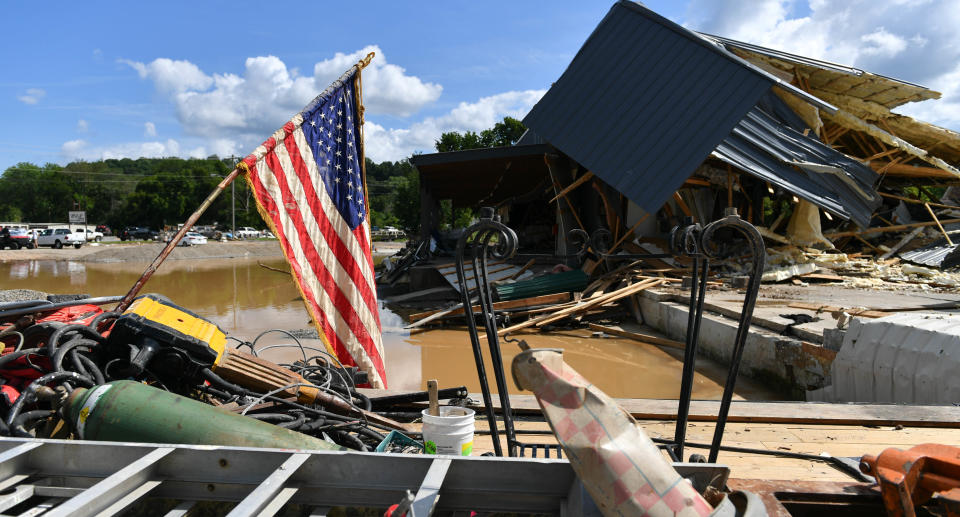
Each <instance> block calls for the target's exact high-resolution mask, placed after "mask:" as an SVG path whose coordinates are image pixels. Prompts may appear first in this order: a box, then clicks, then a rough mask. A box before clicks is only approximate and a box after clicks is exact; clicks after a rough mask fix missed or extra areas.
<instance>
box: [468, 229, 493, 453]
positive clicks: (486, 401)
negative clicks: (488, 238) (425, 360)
mask: <svg viewBox="0 0 960 517" xmlns="http://www.w3.org/2000/svg"><path fill="white" fill-rule="evenodd" d="M469 237H470V234H469V233H466V232H464V235H463V237H461V238H460V242H458V243H457V281H458V282H459V283H460V298H461V301H462V302H463V310H464V312H465V313H466V315H467V318H466V319H467V331H468V333H469V334H470V344H471V346H472V347H473V361H474V363H475V364H476V367H477V379H478V380H479V382H480V394H481V395H482V396H483V405H484V409H485V410H486V413H487V423H488V425H489V426H490V436H491V439H492V440H493V452H494V453H495V454H496V455H497V456H503V450H502V449H501V447H500V435H499V432H498V430H497V429H498V428H497V417H496V415H495V414H494V412H493V398H492V397H491V396H490V386H489V384H488V383H487V369H486V367H485V366H484V364H483V350H482V349H481V348H480V337H479V336H478V335H477V324H476V322H475V321H474V320H473V304H471V303H470V288H469V286H468V284H467V278H466V275H465V274H464V271H463V255H464V252H465V251H466V244H467V239H468V238H469ZM474 276H476V269H474Z"/></svg>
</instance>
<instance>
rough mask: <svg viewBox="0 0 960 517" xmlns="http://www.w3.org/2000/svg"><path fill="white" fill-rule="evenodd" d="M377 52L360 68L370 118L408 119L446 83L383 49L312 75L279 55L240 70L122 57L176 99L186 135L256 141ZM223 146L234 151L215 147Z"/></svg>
mask: <svg viewBox="0 0 960 517" xmlns="http://www.w3.org/2000/svg"><path fill="white" fill-rule="evenodd" d="M371 51H373V52H376V54H377V56H376V58H374V60H373V61H372V62H371V63H370V65H369V66H368V67H367V68H366V69H365V70H364V72H363V95H364V105H365V107H366V113H367V115H368V116H375V115H376V114H378V113H379V114H386V115H393V116H407V115H410V114H413V113H415V112H416V111H418V110H420V109H421V108H422V107H424V106H425V105H427V104H429V103H432V102H434V101H435V100H437V98H439V96H440V93H441V91H442V90H443V88H442V87H441V86H440V85H437V84H433V83H425V82H423V81H421V80H420V79H419V78H417V77H415V76H411V75H408V74H407V73H406V71H405V70H404V69H403V68H401V67H399V66H397V65H395V64H391V63H388V62H387V60H386V58H385V57H384V56H383V52H382V51H381V50H380V48H379V47H376V46H368V47H365V48H363V49H361V50H358V51H356V52H354V53H351V54H344V53H337V54H335V55H334V57H332V58H331V59H328V60H325V61H321V62H319V63H316V64H315V65H314V70H313V76H311V77H308V76H300V75H299V74H298V72H297V70H296V69H288V68H287V65H286V64H285V63H284V62H283V61H282V60H281V59H280V58H278V57H276V56H260V57H251V58H247V60H246V62H245V63H244V69H243V71H242V72H241V73H239V74H234V73H224V74H213V75H208V74H206V73H204V72H203V71H202V70H200V68H199V67H197V66H196V65H195V64H193V63H191V62H189V61H174V60H171V59H167V58H158V59H155V60H153V61H152V62H150V63H148V64H144V63H141V62H136V61H130V60H120V62H122V63H125V64H127V65H129V66H130V67H131V68H133V69H134V70H136V71H137V73H138V74H139V75H140V77H141V78H143V79H148V80H150V81H152V82H153V83H154V85H155V87H156V88H157V90H158V91H159V92H161V93H163V94H165V95H167V96H168V98H169V99H170V101H171V102H172V103H173V106H174V110H175V112H176V116H177V119H178V120H179V122H180V124H181V126H182V127H183V130H184V132H185V133H186V134H187V135H191V136H200V137H203V136H206V135H211V134H216V135H218V137H219V138H228V139H231V140H239V141H242V142H244V143H247V144H252V145H255V144H256V143H259V142H260V141H261V140H262V139H263V138H265V137H266V136H268V135H270V134H271V133H272V132H273V131H275V130H276V129H277V128H278V127H280V126H281V125H283V123H284V122H286V121H287V120H289V118H290V117H291V116H293V114H295V113H296V112H297V111H299V110H300V109H302V108H303V107H304V106H306V105H307V103H308V102H309V101H310V100H311V99H312V98H313V97H315V96H316V95H317V94H319V93H320V92H322V91H323V90H324V89H325V88H326V87H327V86H328V85H329V84H330V83H331V82H332V81H333V80H335V79H336V78H337V77H339V76H340V74H342V73H343V72H344V71H345V70H347V69H348V68H349V67H350V66H351V65H353V64H355V63H356V62H357V61H358V60H359V59H360V58H361V57H362V56H365V55H366V54H367V53H368V52H371ZM211 147H218V148H221V149H223V148H236V146H235V144H231V145H229V146H223V145H219V146H217V145H211Z"/></svg>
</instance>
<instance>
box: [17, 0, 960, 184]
mask: <svg viewBox="0 0 960 517" xmlns="http://www.w3.org/2000/svg"><path fill="white" fill-rule="evenodd" d="M645 3H646V5H647V6H648V7H650V8H652V9H654V10H655V11H657V12H659V13H660V14H663V15H665V16H667V17H669V18H671V19H673V20H674V21H677V22H679V23H682V24H685V25H687V26H689V27H691V28H695V29H700V30H705V31H707V32H713V33H716V34H721V35H725V36H730V37H733V38H737V39H743V40H746V41H751V42H753V43H758V44H763V45H768V46H774V47H776V48H781V49H783V50H787V51H792V52H796V53H801V54H805V55H810V56H813V57H821V58H827V59H832V60H834V61H839V62H843V63H847V64H854V65H857V66H862V67H864V68H867V69H869V70H872V71H876V72H878V73H883V74H886V75H892V76H894V77H901V78H903V79H907V80H910V81H915V82H919V83H921V84H925V85H927V86H931V87H934V88H936V89H939V90H940V91H943V93H944V99H942V100H940V101H935V102H937V103H939V104H936V105H933V106H931V107H926V106H922V105H917V106H916V107H911V108H908V109H905V110H904V111H906V112H907V113H909V114H912V115H916V116H921V118H925V119H927V120H931V121H933V122H936V123H939V124H941V125H944V126H946V127H949V128H951V129H954V130H956V129H958V128H960V91H958V88H960V87H958V86H957V84H958V83H960V65H958V63H960V38H958V37H957V36H956V35H955V34H954V33H955V32H956V30H955V29H956V27H957V26H960V19H958V16H960V14H958V13H960V0H942V1H929V2H910V3H907V4H904V3H903V2H898V1H896V0H890V1H881V2H877V1H873V2H861V1H860V0H850V1H847V2H832V3H830V4H829V5H827V2H823V1H819V0H814V1H812V2H809V3H808V2H806V1H799V0H797V1H790V0H754V1H749V2H747V1H736V0H688V1H686V2H669V1H652V2H645ZM301 4H302V5H294V4H290V5H286V4H263V3H244V2H201V1H194V2H162V3H161V2H155V3H144V2H124V3H119V2H91V3H81V2H71V3H60V4H51V5H45V6H44V7H43V8H39V9H38V8H37V6H35V5H28V4H24V3H11V4H8V5H7V6H6V9H5V13H4V15H5V16H4V18H5V23H4V27H3V30H2V31H0V56H2V62H3V63H4V67H5V72H4V73H3V74H2V76H0V114H2V120H3V121H4V124H2V126H0V168H6V167H8V166H11V165H14V164H15V163H17V162H21V161H29V162H34V163H45V162H54V163H60V164H65V163H67V162H68V161H71V160H74V159H88V160H95V159H99V158H102V157H133V158H135V157H138V156H167V155H176V156H206V155H208V154H213V153H217V154H220V155H229V154H237V155H244V154H246V153H248V152H250V151H251V150H252V149H253V147H254V146H255V145H256V144H257V143H259V142H260V141H262V140H263V139H264V138H265V137H267V136H269V134H270V133H271V132H272V131H273V130H274V129H276V128H277V127H279V126H280V125H282V124H283V122H285V121H286V119H287V118H289V117H290V116H291V115H293V113H294V112H296V111H298V110H299V108H301V107H302V106H303V105H304V104H306V103H307V101H309V100H310V98H311V97H312V96H313V95H315V94H316V93H318V92H319V91H320V90H322V89H323V87H324V86H326V84H327V83H329V81H330V80H331V79H333V78H335V77H336V76H337V75H339V73H340V72H342V71H343V70H345V69H346V68H347V67H348V66H349V64H350V63H352V62H355V61H356V58H357V57H359V56H360V55H362V54H365V53H366V52H367V51H369V50H371V49H374V50H376V51H377V52H378V54H379V55H378V57H377V59H376V60H375V61H374V63H373V64H372V65H371V67H370V68H368V69H367V71H366V73H365V75H364V78H365V81H364V93H365V102H366V104H367V110H368V111H367V122H368V124H367V127H366V140H367V149H368V155H369V156H370V157H371V158H373V159H376V160H384V159H400V158H403V157H404V156H408V155H409V154H410V153H411V152H413V151H416V150H420V151H430V147H431V145H432V142H433V140H434V139H435V138H436V137H437V136H439V133H440V132H442V131H449V130H479V129H483V128H485V127H489V126H490V125H492V123H493V122H495V121H496V120H499V119H501V118H502V117H503V116H504V115H512V116H517V117H522V115H523V114H524V113H526V111H527V110H529V108H530V106H532V104H533V103H535V102H536V100H537V99H538V98H539V96H540V95H542V94H543V92H544V91H545V90H546V89H547V88H548V87H549V85H550V83H551V82H552V81H554V80H555V79H556V78H557V77H559V75H560V74H561V73H562V72H563V70H564V68H565V67H566V65H567V64H568V63H569V61H570V59H571V58H572V57H573V55H574V54H575V53H576V51H577V49H578V48H579V47H580V45H581V44H582V43H583V41H584V40H585V39H586V37H587V36H588V35H589V33H590V32H591V31H592V30H593V28H594V27H595V26H596V24H597V23H598V22H599V21H600V19H601V18H602V17H603V16H604V14H606V12H607V10H608V9H609V7H610V4H611V2H607V1H603V2H587V1H554V2H516V1H513V2H490V1H488V2H478V3H469V4H468V3H454V2H354V3H346V2H343V3H337V4H332V3H320V2H302V3H301ZM868 6H869V9H868V8H867V7H868ZM891 20H896V23H895V24H891ZM925 104H929V103H925Z"/></svg>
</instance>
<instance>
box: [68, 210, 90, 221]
mask: <svg viewBox="0 0 960 517" xmlns="http://www.w3.org/2000/svg"><path fill="white" fill-rule="evenodd" d="M69 220H70V224H86V222H87V212H86V211H85V210H77V211H73V210H71V211H70V212H69Z"/></svg>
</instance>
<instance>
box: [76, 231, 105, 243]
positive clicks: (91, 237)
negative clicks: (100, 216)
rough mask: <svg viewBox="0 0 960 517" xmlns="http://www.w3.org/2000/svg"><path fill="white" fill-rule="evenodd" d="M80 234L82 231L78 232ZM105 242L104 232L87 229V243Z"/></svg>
mask: <svg viewBox="0 0 960 517" xmlns="http://www.w3.org/2000/svg"><path fill="white" fill-rule="evenodd" d="M77 231H78V232H79V231H81V230H77ZM102 240H103V232H98V231H96V230H90V229H87V242H100V241H102Z"/></svg>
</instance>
